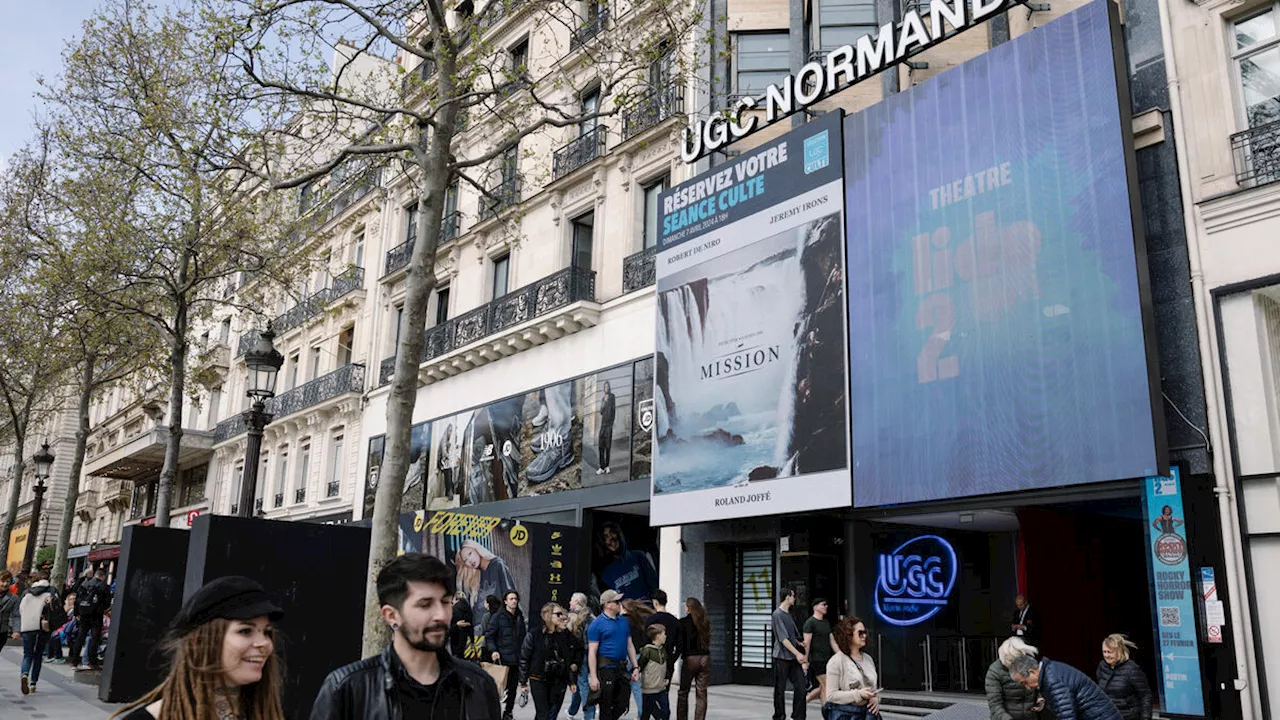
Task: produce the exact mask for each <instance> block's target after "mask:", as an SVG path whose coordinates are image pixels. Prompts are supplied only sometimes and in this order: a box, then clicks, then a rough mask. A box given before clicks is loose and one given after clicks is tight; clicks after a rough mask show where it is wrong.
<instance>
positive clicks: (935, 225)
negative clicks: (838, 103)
mask: <svg viewBox="0 0 1280 720" xmlns="http://www.w3.org/2000/svg"><path fill="white" fill-rule="evenodd" d="M1117 28H1118V24H1117V21H1116V18H1115V17H1114V12H1113V8H1112V7H1111V5H1110V3H1108V2H1107V1H1106V0H1096V1H1095V2H1093V3H1091V4H1089V5H1087V6H1084V7H1082V8H1080V9H1078V10H1076V11H1074V12H1072V13H1070V14H1068V15H1066V16H1064V17H1062V18H1059V19H1057V20H1054V21H1053V22H1050V23H1048V24H1046V25H1045V26H1044V27H1042V28H1039V29H1038V30H1035V31H1032V32H1030V33H1028V34H1026V35H1023V36H1021V37H1019V38H1017V39H1015V40H1013V41H1010V42H1007V43H1004V44H1002V45H999V46H997V47H995V48H993V49H992V50H991V51H990V52H987V53H985V54H983V55H981V56H979V57H977V58H975V59H973V60H970V61H968V62H966V63H965V64H964V65H962V66H960V67H958V68H955V69H953V70H950V71H948V72H945V73H942V74H941V75H939V76H937V77H935V78H934V79H932V80H930V81H929V82H926V83H923V84H921V85H918V86H916V87H913V88H911V89H910V90H907V91H905V92H902V93H899V94H896V95H892V96H890V97H889V98H887V99H886V100H885V101H884V102H881V103H879V104H877V105H874V106H872V107H870V108H868V109H867V110H864V111H862V112H860V113H858V114H856V115H852V116H849V117H848V118H847V119H846V120H845V126H844V127H845V130H844V137H845V188H846V197H847V214H846V217H847V225H846V228H847V232H846V235H847V238H848V241H847V247H848V255H847V266H848V281H849V286H848V288H849V291H848V294H847V296H848V302H849V338H850V376H851V396H850V397H851V401H852V408H853V409H852V414H853V458H854V471H853V476H854V502H855V504H856V505H858V506H863V507H865V506H877V505H886V504H895V503H907V502H916V501H923V500H931V499H938V498H953V497H961V496H970V495H981V494H988V493H999V492H1007V491H1013V490H1022V489H1028V488H1040V487H1051V486H1063V485H1073V484H1078V483H1089V482H1097V481H1105V480H1114V479H1120V478H1134V477H1144V476H1148V475H1159V474H1163V471H1164V467H1165V462H1166V461H1165V459H1164V457H1163V455H1164V453H1163V447H1162V440H1161V438H1162V436H1163V433H1162V431H1161V421H1160V417H1159V415H1158V413H1159V407H1160V406H1159V404H1158V403H1154V402H1153V399H1154V398H1158V397H1159V390H1158V388H1153V383H1154V382H1156V381H1154V380H1153V379H1152V378H1153V377H1154V373H1153V372H1152V369H1153V368H1154V350H1153V349H1151V348H1149V346H1148V344H1147V342H1146V340H1145V338H1147V337H1149V328H1150V310H1149V306H1146V307H1144V303H1145V302H1146V300H1145V298H1146V297H1147V294H1146V287H1145V271H1144V270H1143V269H1142V268H1143V266H1144V265H1145V262H1146V260H1145V257H1144V251H1143V249H1142V239H1141V226H1140V223H1139V221H1138V212H1137V208H1136V204H1135V203H1134V199H1133V197H1132V196H1131V185H1130V182H1129V178H1130V173H1131V171H1132V168H1131V163H1132V150H1131V149H1127V144H1126V134H1127V133H1128V132H1129V128H1128V121H1127V118H1128V115H1129V107H1128V98H1127V91H1126V90H1125V85H1124V83H1125V78H1124V77H1123V76H1118V75H1117V69H1116V68H1117V47H1118V43H1119V36H1118V34H1117ZM1144 329H1145V330H1147V332H1144Z"/></svg>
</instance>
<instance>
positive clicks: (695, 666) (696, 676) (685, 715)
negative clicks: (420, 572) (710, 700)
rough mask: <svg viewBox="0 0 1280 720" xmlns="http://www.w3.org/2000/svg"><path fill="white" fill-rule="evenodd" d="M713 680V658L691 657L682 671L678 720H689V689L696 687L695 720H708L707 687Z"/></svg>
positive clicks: (686, 658) (678, 700)
mask: <svg viewBox="0 0 1280 720" xmlns="http://www.w3.org/2000/svg"><path fill="white" fill-rule="evenodd" d="M710 680H711V656H710V655H689V656H686V657H685V659H684V667H683V668H681V670H680V694H679V695H677V696H676V720H689V687H690V685H692V686H695V687H696V692H695V700H696V701H697V707H696V708H695V709H694V711H693V718H694V720H707V685H708V684H709V683H710Z"/></svg>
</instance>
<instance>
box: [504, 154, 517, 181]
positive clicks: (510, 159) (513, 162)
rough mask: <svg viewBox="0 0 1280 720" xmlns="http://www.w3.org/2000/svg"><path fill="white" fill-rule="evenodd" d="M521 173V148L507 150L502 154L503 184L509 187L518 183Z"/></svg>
mask: <svg viewBox="0 0 1280 720" xmlns="http://www.w3.org/2000/svg"><path fill="white" fill-rule="evenodd" d="M519 173H520V148H519V147H511V148H507V149H506V150H504V151H503V153H502V184H503V185H508V184H511V183H514V182H515V181H516V176H517V175H518V174H519Z"/></svg>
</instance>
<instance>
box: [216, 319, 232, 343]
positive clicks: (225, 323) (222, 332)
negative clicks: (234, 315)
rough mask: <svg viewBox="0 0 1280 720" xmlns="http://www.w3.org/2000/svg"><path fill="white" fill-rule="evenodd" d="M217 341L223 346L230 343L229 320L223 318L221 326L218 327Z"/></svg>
mask: <svg viewBox="0 0 1280 720" xmlns="http://www.w3.org/2000/svg"><path fill="white" fill-rule="evenodd" d="M218 340H220V341H222V344H223V345H226V344H227V343H228V342H230V341H231V318H223V320H222V324H221V325H219V326H218Z"/></svg>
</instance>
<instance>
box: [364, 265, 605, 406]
mask: <svg viewBox="0 0 1280 720" xmlns="http://www.w3.org/2000/svg"><path fill="white" fill-rule="evenodd" d="M595 283H596V274H595V273H594V272H592V271H591V270H584V269H582V268H575V267H570V268H565V269H564V270H561V271H560V272H557V273H554V274H552V275H548V276H547V277H545V278H542V279H541V280H539V281H537V282H535V283H533V284H531V285H526V286H525V287H522V288H520V289H519V290H515V291H514V292H510V293H507V294H506V295H503V296H502V297H500V298H498V299H497V300H494V301H493V302H490V303H488V304H485V305H481V306H480V307H478V308H476V309H475V310H472V311H471V312H468V313H465V314H463V315H459V316H458V317H456V318H453V319H452V320H449V321H448V322H445V323H442V324H440V325H437V326H435V327H433V328H430V329H428V330H427V333H426V336H425V337H424V338H423V343H422V345H423V347H422V356H421V358H420V359H419V361H418V362H419V364H420V365H426V366H427V367H425V368H423V369H421V372H420V373H419V374H420V376H423V381H424V382H425V383H431V382H435V381H436V380H440V379H443V378H444V377H448V376H450V375H454V374H456V373H457V372H458V371H461V370H465V369H469V368H470V367H474V366H477V365H483V364H486V363H488V362H491V361H493V360H497V359H499V358H501V357H505V356H506V355H511V354H514V353H516V352H520V351H522V350H527V349H528V348H530V347H534V346H536V345H541V344H543V343H545V342H547V341H549V340H553V339H555V338H557V337H561V336H563V335H568V334H571V333H574V332H577V331H578V330H581V329H583V328H584V327H590V326H591V325H594V324H595V319H594V317H590V318H588V317H585V316H577V317H573V316H570V317H560V318H555V322H552V323H548V324H546V325H545V326H543V325H536V326H534V327H530V328H528V329H526V330H524V331H522V332H520V333H515V334H512V335H511V336H509V337H501V336H503V335H504V334H507V333H508V331H510V330H511V329H513V328H516V327H517V326H520V325H523V324H525V323H528V322H529V321H532V320H537V319H540V318H548V317H549V316H553V315H554V314H555V313H556V311H558V310H561V309H563V308H566V307H568V306H570V305H573V304H574V303H576V302H579V301H594V300H595ZM489 340H495V342H493V347H489V346H485V347H480V348H476V349H475V350H474V352H473V353H468V354H467V355H468V356H467V357H464V358H461V359H453V360H446V359H444V358H445V356H447V355H449V354H450V353H453V352H454V351H456V350H459V349H462V348H465V347H467V346H470V345H474V344H477V343H480V342H481V341H489ZM378 370H379V372H378V383H379V385H385V384H387V383H389V382H391V377H392V374H393V373H394V372H395V357H389V358H387V359H385V360H383V361H382V363H381V365H380V366H379V368H378ZM424 373H425V375H424Z"/></svg>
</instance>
